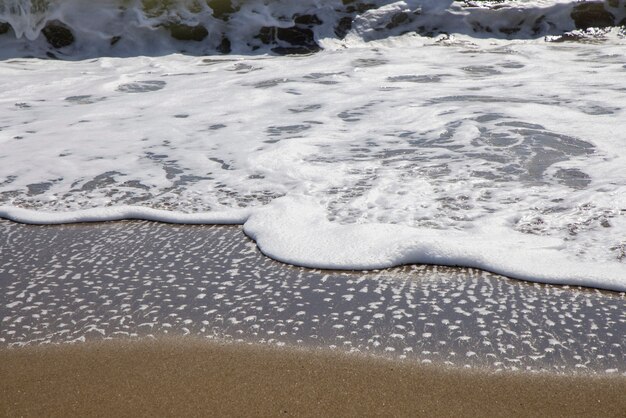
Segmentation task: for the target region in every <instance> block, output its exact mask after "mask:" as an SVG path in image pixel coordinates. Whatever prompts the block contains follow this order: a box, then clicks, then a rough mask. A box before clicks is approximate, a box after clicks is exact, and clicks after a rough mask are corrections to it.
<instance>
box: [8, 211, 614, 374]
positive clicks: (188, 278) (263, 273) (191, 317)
mask: <svg viewBox="0 0 626 418" xmlns="http://www.w3.org/2000/svg"><path fill="white" fill-rule="evenodd" d="M0 233H1V236H2V237H4V238H5V239H4V240H3V241H2V243H0V261H1V262H0V320H1V321H2V322H1V326H0V346H5V347H6V346H22V345H38V344H49V343H68V342H79V341H98V340H101V339H128V338H149V337H150V336H153V337H156V338H158V337H159V336H163V335H165V334H167V335H169V336H185V335H189V336H196V337H202V338H210V339H218V340H224V339H226V340H233V341H245V342H255V343H262V344H270V345H279V346H280V345H289V346H294V345H295V346H304V347H318V348H327V349H328V348H331V349H336V350H346V351H351V352H361V353H369V354H370V355H382V356H388V357H391V358H396V359H398V358H405V359H409V360H411V361H419V362H424V363H433V364H435V365H449V366H455V367H480V368H487V369H489V370H527V371H551V372H556V373H568V374H570V373H594V374H595V373H601V374H604V373H617V374H624V375H626V369H625V368H624V355H625V353H624V349H625V347H626V340H625V338H626V337H625V336H626V296H625V295H624V293H614V292H602V291H597V290H589V289H581V288H575V287H572V288H570V287H557V286H544V285H539V284H529V283H526V282H522V281H515V280H510V279H507V278H504V277H501V276H497V275H494V274H490V273H486V272H482V271H479V270H474V269H460V268H445V267H437V266H408V267H401V268H394V269H388V270H382V271H374V272H338V271H320V270H310V269H305V268H301V267H293V266H289V265H285V264H282V263H278V262H275V261H272V260H270V259H268V258H267V257H265V256H263V255H262V254H261V253H259V251H258V249H257V247H256V245H255V244H254V243H253V242H251V241H250V240H248V239H246V238H245V237H244V236H243V234H242V231H241V228H240V227H224V226H222V227H212V226H174V225H164V224H160V223H150V222H137V221H134V222H117V223H104V224H96V225H67V226H53V227H34V226H25V225H19V224H15V223H11V222H6V221H3V222H0Z"/></svg>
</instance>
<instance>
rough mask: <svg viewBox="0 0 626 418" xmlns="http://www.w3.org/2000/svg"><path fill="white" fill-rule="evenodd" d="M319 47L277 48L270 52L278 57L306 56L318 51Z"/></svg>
mask: <svg viewBox="0 0 626 418" xmlns="http://www.w3.org/2000/svg"><path fill="white" fill-rule="evenodd" d="M320 49H321V48H320V47H319V46H317V45H316V46H315V47H307V46H287V47H285V46H277V47H275V48H272V52H274V53H276V54H278V55H306V54H312V53H314V52H317V51H319V50H320Z"/></svg>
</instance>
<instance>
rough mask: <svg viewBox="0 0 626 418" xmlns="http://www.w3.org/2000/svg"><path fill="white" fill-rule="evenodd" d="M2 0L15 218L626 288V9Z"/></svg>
mask: <svg viewBox="0 0 626 418" xmlns="http://www.w3.org/2000/svg"><path fill="white" fill-rule="evenodd" d="M0 5H1V6H0V22H2V23H0V28H4V29H5V30H4V33H3V34H0V56H2V57H3V58H4V60H3V61H0V76H1V77H0V106H1V107H0V108H2V109H3V110H2V112H0V206H1V208H0V215H1V216H3V217H6V218H9V219H13V220H17V221H21V222H30V223H60V222H80V221H98V220H112V219H123V218H142V219H154V220H162V221H167V222H181V223H240V224H243V225H244V231H245V232H246V233H247V234H248V235H249V236H251V237H252V238H254V239H255V241H256V242H257V244H258V245H259V246H260V248H261V250H262V251H263V252H264V253H265V254H267V255H269V256H271V257H273V258H276V259H278V260H281V261H285V262H288V263H293V264H298V265H302V266H307V267H316V268H338V269H374V268H383V267H390V266H394V265H400V264H407V263H433V264H445V265H462V266H469V267H477V268H482V269H486V270H490V271H493V272H496V273H500V274H504V275H508V276H510V277H515V278H521V279H527V280H533V281H542V282H548V283H566V284H577V285H587V286H595V287H601V288H606V289H612V290H621V291H623V290H626V264H625V263H626V156H625V153H624V143H625V141H626V139H625V137H624V132H625V130H626V129H625V128H626V122H624V103H626V87H625V86H626V58H625V56H624V51H625V43H626V41H625V39H624V33H623V32H624V31H623V27H621V26H620V25H622V24H623V19H624V15H625V14H626V13H625V12H626V8H625V5H624V3H623V2H620V1H607V2H606V3H601V2H582V3H580V2H576V3H570V2H564V1H532V2H531V1H524V2H509V3H502V2H452V1H400V2H391V1H386V2H383V1H373V2H370V3H367V4H365V3H358V2H350V1H345V2H335V1H322V0H319V1H303V2H288V1H282V2H281V1H272V2H267V1H266V2H262V1H249V2H243V1H242V2H232V3H230V2H215V1H209V2H175V3H174V2H171V3H163V2H159V3H157V2H146V1H144V2H129V1H127V2H115V1H99V2H82V1H77V0H76V1H73V0H67V1H46V2H25V1H13V0H12V1H8V0H5V1H3V2H0ZM0 32H2V31H1V30H0ZM50 58H57V59H50ZM58 58H60V59H58Z"/></svg>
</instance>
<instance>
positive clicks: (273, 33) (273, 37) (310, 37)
mask: <svg viewBox="0 0 626 418" xmlns="http://www.w3.org/2000/svg"><path fill="white" fill-rule="evenodd" d="M256 38H258V39H260V40H261V42H263V43H264V44H266V45H269V44H273V43H275V42H277V41H283V42H285V43H288V44H289V45H290V46H289V47H283V46H279V47H276V48H274V49H272V51H274V52H276V53H281V54H282V53H283V52H278V51H283V50H286V49H289V50H293V51H300V50H306V51H308V52H314V51H318V50H319V49H320V47H319V45H317V43H316V42H315V35H314V34H313V31H312V30H311V29H309V28H301V27H298V26H292V27H290V28H279V27H276V26H264V27H262V28H261V30H260V31H259V34H258V35H257V36H256ZM292 47H295V49H294V48H292ZM308 52H307V53H308ZM287 53H302V52H287Z"/></svg>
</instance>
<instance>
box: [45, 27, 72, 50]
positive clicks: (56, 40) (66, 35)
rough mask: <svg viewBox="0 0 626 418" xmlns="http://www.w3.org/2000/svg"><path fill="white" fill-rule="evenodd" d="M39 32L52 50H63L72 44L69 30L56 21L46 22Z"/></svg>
mask: <svg viewBox="0 0 626 418" xmlns="http://www.w3.org/2000/svg"><path fill="white" fill-rule="evenodd" d="M41 32H42V33H43V36H45V37H46V40H47V41H48V43H49V44H50V45H52V46H53V47H54V48H64V47H66V46H69V45H71V44H73V43H74V34H73V33H72V31H71V30H70V28H69V27H67V25H66V24H65V23H63V22H60V21H58V20H53V21H52V22H48V23H47V24H46V26H45V27H44V28H43V30H42V31H41Z"/></svg>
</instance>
